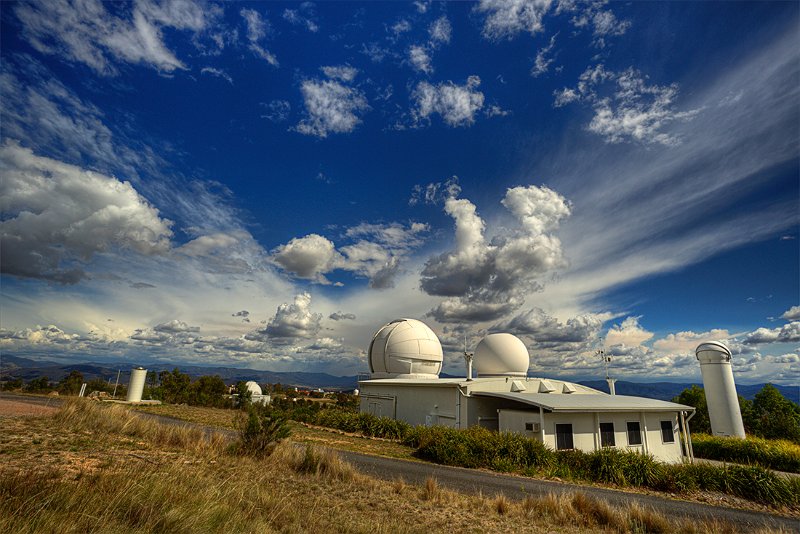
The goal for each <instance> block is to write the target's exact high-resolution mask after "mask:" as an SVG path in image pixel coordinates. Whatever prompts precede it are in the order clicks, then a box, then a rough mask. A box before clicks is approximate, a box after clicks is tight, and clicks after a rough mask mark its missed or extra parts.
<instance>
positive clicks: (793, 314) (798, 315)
mask: <svg viewBox="0 0 800 534" xmlns="http://www.w3.org/2000/svg"><path fill="white" fill-rule="evenodd" d="M781 319H786V320H787V321H796V320H798V319H800V306H792V307H791V308H789V309H788V310H786V311H785V312H783V315H781Z"/></svg>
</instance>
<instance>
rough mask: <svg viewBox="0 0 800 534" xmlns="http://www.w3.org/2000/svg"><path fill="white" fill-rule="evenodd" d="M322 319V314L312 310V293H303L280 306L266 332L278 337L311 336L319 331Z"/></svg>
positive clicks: (270, 335) (268, 334)
mask: <svg viewBox="0 0 800 534" xmlns="http://www.w3.org/2000/svg"><path fill="white" fill-rule="evenodd" d="M321 321H322V314H321V313H313V312H312V311H311V295H310V294H309V293H301V294H299V295H297V296H296V297H295V298H294V302H293V303H291V304H289V303H283V304H281V305H280V306H278V310H277V312H276V313H275V317H273V318H272V319H270V321H269V323H267V327H266V328H265V329H264V333H266V335H267V336H269V337H277V338H298V337H299V338H310V337H314V336H316V335H317V333H319V331H320V329H321V328H322V326H321V324H320V323H321Z"/></svg>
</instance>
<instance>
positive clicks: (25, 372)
mask: <svg viewBox="0 0 800 534" xmlns="http://www.w3.org/2000/svg"><path fill="white" fill-rule="evenodd" d="M132 367H133V366H132V365H131V364H126V365H121V366H120V367H116V366H114V367H112V366H109V364H106V363H92V362H89V363H76V364H70V365H62V364H59V363H56V362H51V361H37V360H32V359H30V358H22V357H19V356H13V355H6V354H4V355H3V356H2V359H0V378H4V377H15V378H22V379H23V380H26V381H27V380H32V379H34V378H39V377H40V376H46V377H47V378H49V379H50V380H52V381H54V382H57V381H59V380H61V379H62V378H64V377H65V376H67V375H68V374H69V372H70V371H73V370H75V371H80V372H81V374H83V376H84V378H86V379H87V380H91V379H93V378H101V379H103V380H109V379H114V378H116V376H117V370H118V369H122V376H121V378H120V381H121V382H123V383H127V381H128V377H129V376H130V375H129V374H128V373H129V372H130V369H131V368H132ZM175 367H178V368H179V369H180V370H181V372H182V373H186V374H188V375H189V376H191V377H193V378H197V377H199V376H204V375H219V376H220V377H221V378H222V379H223V380H224V381H225V382H226V383H228V384H232V383H235V382H238V381H240V380H255V381H256V382H258V383H259V384H276V383H280V384H283V385H285V386H293V387H307V388H308V387H311V388H322V389H340V390H347V389H353V388H355V387H357V385H358V378H357V377H356V376H333V375H329V374H326V373H304V372H287V373H280V372H275V371H258V370H255V369H242V368H238V367H211V366H200V365H175V364H171V363H165V362H159V363H152V362H151V363H150V364H148V365H147V368H148V369H149V370H150V371H155V372H157V373H158V372H161V371H171V370H173V369H174V368H175ZM441 376H442V378H448V377H449V378H455V377H454V376H450V375H447V374H445V373H442V375H441ZM578 383H579V384H582V385H584V386H588V387H590V388H594V389H598V390H600V391H606V392H607V391H608V385H607V384H606V381H605V380H585V381H581V382H578ZM697 385H699V386H701V387H702V385H703V384H697ZM691 386H692V384H691V383H676V382H649V383H645V382H641V383H640V382H625V381H618V382H617V384H616V391H617V393H618V394H619V395H632V396H635V397H648V398H651V399H660V400H667V401H668V400H672V399H673V398H674V397H676V396H678V395H679V394H680V393H681V391H683V390H684V389H686V388H689V387H691ZM763 387H764V384H756V385H743V384H737V386H736V390H737V391H738V393H739V395H741V396H743V397H744V398H746V399H750V400H752V399H753V396H754V395H755V394H756V393H758V392H759V391H760V390H761V388H763ZM775 387H776V388H778V391H780V392H781V394H782V395H783V396H784V397H786V398H787V399H789V400H790V401H792V402H795V403H798V404H800V388H798V387H793V386H778V385H775Z"/></svg>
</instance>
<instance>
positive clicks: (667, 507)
mask: <svg viewBox="0 0 800 534" xmlns="http://www.w3.org/2000/svg"><path fill="white" fill-rule="evenodd" d="M3 396H8V397H9V398H13V399H14V400H17V401H26V402H31V403H35V404H49V405H50V406H53V405H58V404H60V403H61V401H60V399H53V398H42V397H38V398H37V397H24V396H16V395H8V394H3ZM139 415H141V416H145V417H152V418H154V419H158V420H160V421H163V422H166V423H169V424H183V425H192V423H187V422H185V421H179V420H177V419H172V418H169V417H164V416H158V415H153V414H147V413H143V412H139ZM196 426H202V425H196ZM203 428H204V429H206V430H207V431H208V430H211V428H210V427H203ZM216 430H219V429H216ZM224 432H225V433H230V432H229V431H224ZM338 452H339V454H340V455H341V456H342V458H344V459H345V460H346V461H348V462H349V463H350V464H352V465H353V467H355V468H356V469H358V470H359V471H360V472H362V473H364V474H367V475H370V476H373V477H376V478H380V479H384V480H396V479H402V480H404V481H406V482H408V483H412V484H423V483H424V482H425V480H426V479H427V478H428V477H434V478H435V479H436V480H437V481H438V483H439V485H441V486H443V487H447V488H450V489H453V490H456V491H459V492H462V493H469V494H479V493H480V494H482V495H484V496H493V495H499V494H504V495H506V496H507V497H510V498H514V499H524V498H525V497H526V496H528V495H532V496H535V497H536V496H543V495H547V494H550V493H554V494H561V493H575V492H579V491H580V492H583V493H586V494H587V495H590V496H592V497H596V498H598V499H602V500H605V501H607V502H609V503H610V504H613V505H616V506H625V505H628V504H630V503H634V502H636V503H639V504H640V505H641V506H644V507H651V508H653V509H655V510H657V511H659V512H661V513H662V514H665V515H667V516H671V517H687V518H696V519H703V520H706V519H716V520H721V521H728V522H730V523H733V524H735V525H737V526H738V527H739V531H740V532H749V531H752V530H755V529H757V528H761V527H771V528H775V529H781V528H782V529H784V530H785V531H787V532H798V533H800V521H798V520H796V519H791V518H787V517H783V516H779V515H774V514H769V513H763V512H753V511H748V510H738V509H735V508H728V507H724V506H713V505H708V504H700V503H694V502H686V501H680V500H676V499H669V498H666V497H659V496H654V495H644V494H640V493H630V492H625V491H619V490H612V489H605V488H597V487H592V486H583V485H579V484H567V483H560V482H552V481H548V480H538V479H533V478H528V477H521V476H514V475H504V474H499V473H492V472H488V471H480V470H475V469H465V468H460V467H448V466H442V465H436V464H430V463H425V462H413V461H408V460H398V459H394V458H384V457H381V456H370V455H367V454H361V453H356V452H350V451H338Z"/></svg>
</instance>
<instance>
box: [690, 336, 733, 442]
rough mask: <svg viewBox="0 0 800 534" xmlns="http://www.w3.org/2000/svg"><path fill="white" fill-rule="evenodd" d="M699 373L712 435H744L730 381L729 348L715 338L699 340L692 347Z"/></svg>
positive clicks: (731, 379)
mask: <svg viewBox="0 0 800 534" xmlns="http://www.w3.org/2000/svg"><path fill="white" fill-rule="evenodd" d="M695 355H696V356H697V360H698V361H699V362H700V372H701V373H702V375H703V389H705V392H706V404H707V405H708V418H709V420H710V421H711V433H712V434H714V435H715V436H731V437H737V438H744V437H745V436H744V424H743V423H742V412H741V410H740V409H739V397H738V396H737V395H736V384H734V382H733V369H732V368H731V351H730V350H729V349H728V347H726V346H725V345H723V344H722V343H720V342H718V341H709V342H708V343H702V344H700V345H699V346H698V347H697V349H696V350H695Z"/></svg>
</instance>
